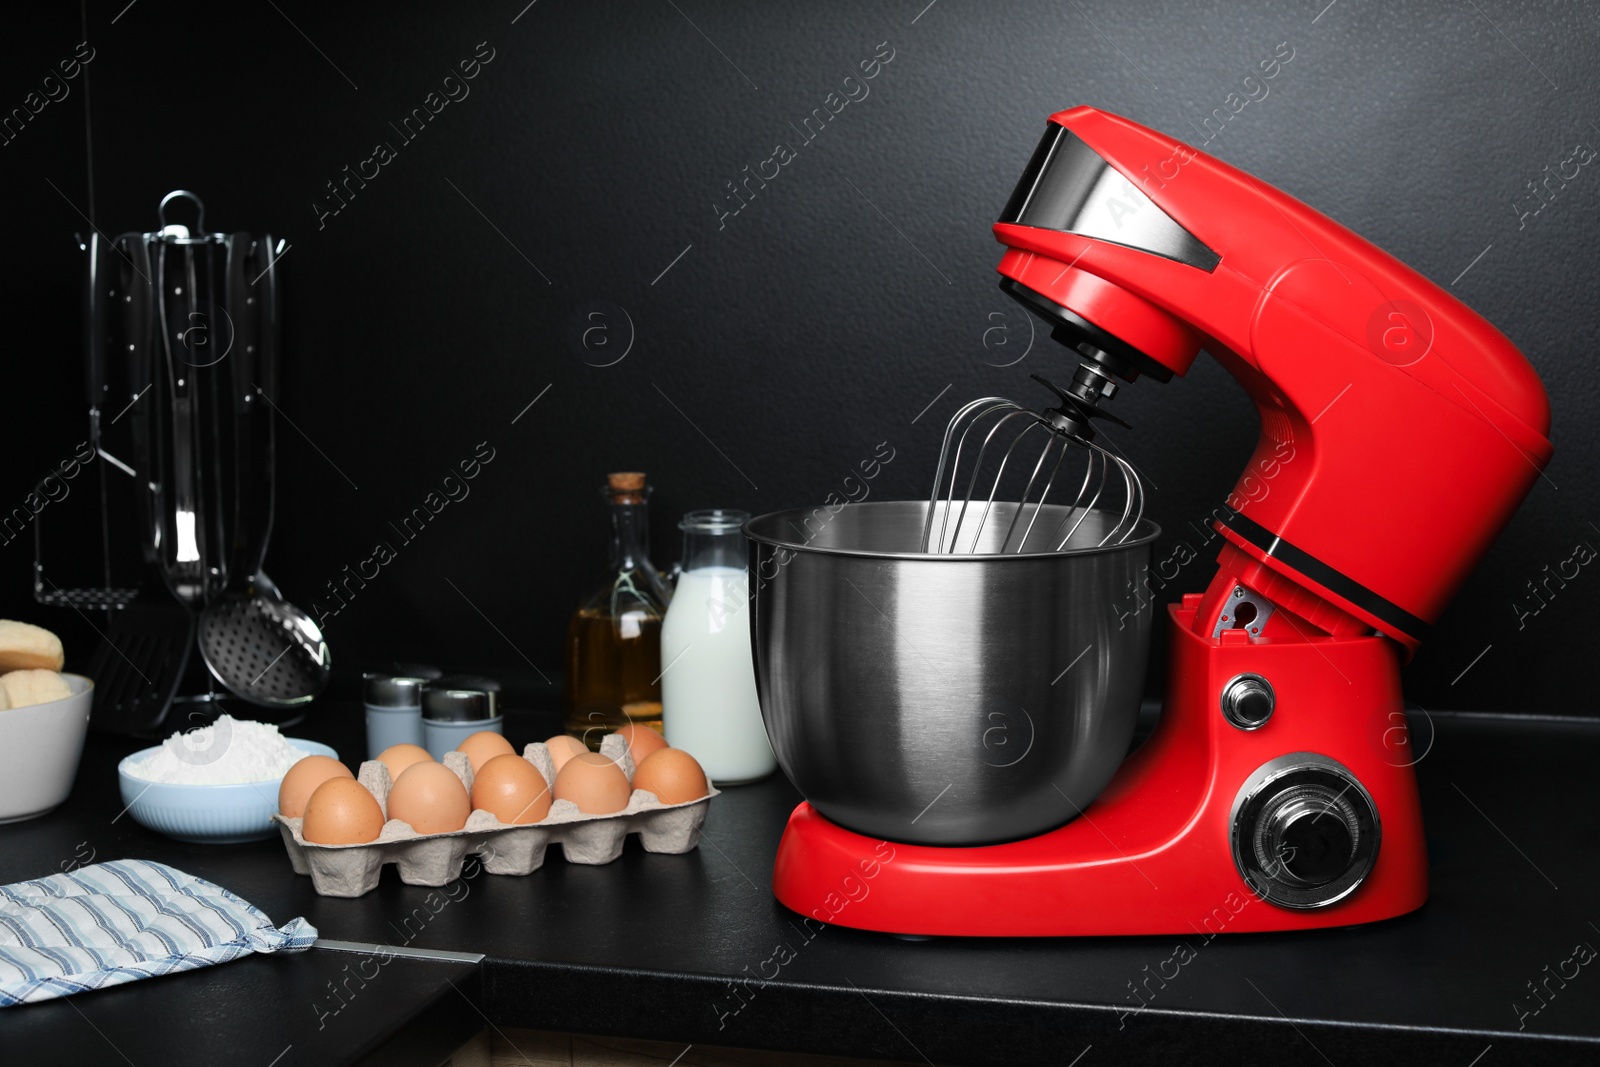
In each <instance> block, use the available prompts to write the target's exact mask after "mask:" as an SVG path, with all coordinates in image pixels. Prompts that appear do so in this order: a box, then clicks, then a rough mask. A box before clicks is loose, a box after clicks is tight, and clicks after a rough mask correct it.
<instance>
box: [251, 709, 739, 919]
mask: <svg viewBox="0 0 1600 1067" xmlns="http://www.w3.org/2000/svg"><path fill="white" fill-rule="evenodd" d="M600 753H601V755H603V756H607V757H609V758H610V759H612V760H613V761H615V762H616V763H618V764H619V765H620V766H621V767H622V771H623V773H624V774H626V775H627V776H628V781H629V782H632V781H633V772H634V766H633V758H632V757H631V756H630V755H629V754H628V745H627V742H626V741H625V740H624V739H623V738H622V737H621V736H619V735H617V734H610V735H607V736H606V737H605V739H604V740H602V741H601V743H600ZM522 756H523V758H524V759H526V760H527V761H528V762H529V763H532V764H533V765H534V766H535V767H536V768H538V770H539V773H540V774H542V775H544V780H545V781H546V782H554V781H555V777H556V768H555V761H554V760H553V759H552V758H551V756H550V750H549V749H548V748H546V747H545V746H544V744H543V743H542V742H535V743H533V744H531V745H528V746H527V747H526V748H524V749H523V751H522ZM441 762H442V763H443V764H444V765H445V766H446V767H448V768H450V770H452V771H454V772H455V774H456V777H458V778H460V779H461V784H462V785H464V786H466V787H467V794H468V795H469V796H470V795H471V793H472V764H471V762H470V761H469V760H468V759H467V757H466V754H465V753H461V752H446V753H445V755H444V759H443V760H442V761H441ZM356 780H357V781H358V782H360V783H361V784H362V785H363V786H365V787H366V788H367V791H368V792H370V793H371V794H372V795H373V796H374V797H376V798H377V800H378V807H379V808H381V809H383V813H384V818H385V820H386V821H385V822H384V824H383V830H382V831H381V832H380V833H379V834H378V839H377V840H376V841H369V842H367V843H366V844H361V845H319V844H315V843H313V842H309V841H307V840H306V839H305V838H304V837H302V836H301V834H300V826H301V822H302V820H300V819H288V818H285V817H284V816H282V815H274V816H273V819H274V821H276V822H277V823H278V829H279V830H280V832H281V833H282V834H283V843H284V847H285V848H287V849H288V852H289V862H290V864H291V865H293V867H294V873H296V874H309V875H310V876H311V884H312V887H313V888H315V889H316V891H317V892H318V893H319V894H320V895H322V896H325V897H359V896H361V895H362V894H364V893H367V892H370V891H371V890H373V889H375V888H376V887H377V885H378V878H379V876H380V875H381V874H382V873H383V867H384V865H385V864H388V863H393V864H395V865H396V866H397V867H398V868H399V870H400V880H401V881H402V882H404V883H406V884H407V885H428V886H441V885H448V884H450V883H451V882H453V881H455V880H456V879H457V878H459V877H461V868H462V865H463V864H464V863H465V862H466V859H467V857H468V856H469V855H473V854H476V855H477V856H478V857H479V861H480V862H481V863H482V864H483V869H484V870H485V871H488V872H489V873H490V874H532V873H533V872H534V871H536V870H538V869H539V868H540V867H541V866H543V865H544V856H545V850H546V849H548V848H549V847H550V846H551V845H553V844H556V845H560V846H561V851H562V854H563V855H565V856H566V858H567V861H568V862H569V863H590V864H600V863H610V862H611V861H612V860H614V859H616V858H617V857H618V856H620V855H622V846H623V844H624V842H625V841H626V840H627V837H628V835H629V834H638V835H639V841H640V843H641V844H643V845H644V847H645V851H647V852H663V853H668V854H672V855H677V854H681V853H684V852H690V851H692V850H693V849H694V848H695V846H697V845H698V844H699V843H700V827H701V826H703V825H704V824H705V821H706V808H707V805H709V804H710V803H711V798H712V797H714V796H716V795H717V794H718V792H719V791H718V790H717V789H716V787H714V786H713V787H712V788H711V791H710V792H709V793H708V794H707V795H706V796H703V797H701V798H699V799H698V800H690V801H686V802H685V803H682V804H663V803H662V802H661V800H660V798H659V797H657V796H656V795H655V794H654V793H652V792H649V791H648V790H645V789H635V790H634V791H633V795H632V796H631V797H629V798H628V806H627V807H625V808H623V809H622V810H621V811H618V812H612V813H611V814H609V815H589V814H587V813H585V812H583V811H581V810H579V808H578V806H577V805H576V804H574V803H572V801H570V800H557V801H555V802H554V803H552V804H551V805H550V813H549V814H548V815H546V816H545V817H544V818H543V819H542V820H540V821H539V822H537V823H532V824H529V825H525V826H510V825H507V824H506V823H503V822H501V821H500V820H499V819H497V818H495V816H494V815H493V814H491V813H490V812H487V811H480V810H475V811H473V812H472V814H471V815H469V816H468V817H467V824H466V826H465V827H463V828H462V829H460V830H455V831H452V832H450V833H443V834H419V833H417V832H416V831H415V830H413V829H412V828H411V825H410V824H409V823H405V822H401V821H400V820H399V819H390V818H389V817H388V815H389V803H388V802H389V788H390V786H391V785H392V784H393V783H392V782H391V781H390V779H389V768H388V767H386V766H385V765H384V764H383V763H382V762H380V761H378V760H367V761H366V762H365V763H363V764H362V765H361V770H360V773H359V774H357V775H356Z"/></svg>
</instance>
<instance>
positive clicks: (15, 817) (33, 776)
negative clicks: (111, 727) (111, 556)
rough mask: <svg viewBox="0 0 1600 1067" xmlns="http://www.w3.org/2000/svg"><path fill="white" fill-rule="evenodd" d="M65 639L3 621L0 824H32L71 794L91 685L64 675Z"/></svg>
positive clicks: (0, 647) (0, 640) (0, 629)
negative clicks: (28, 822)
mask: <svg viewBox="0 0 1600 1067" xmlns="http://www.w3.org/2000/svg"><path fill="white" fill-rule="evenodd" d="M63 662H64V656H63V653H62V649H61V639H60V638H58V637H57V636H56V635H55V634H53V633H51V632H50V631H49V630H46V629H43V628H42V627H39V626H32V625H30V624H28V623H25V622H15V621H13V620H11V619H0V823H7V822H20V821H22V820H23V819H33V818H37V817H38V816H40V815H43V814H45V813H46V812H48V811H50V810H52V809H53V808H56V807H58V806H59V805H60V804H61V802H62V801H64V800H66V799H67V794H68V793H70V792H71V791H72V783H73V780H74V779H75V778H76V777H77V774H78V760H79V758H80V757H81V756H82V755H83V739H84V735H85V734H86V733H87V732H88V730H89V705H90V704H91V703H92V702H93V700H94V683H93V682H91V681H90V680H89V679H87V678H85V677H83V675H81V674H62V673H60V671H61V667H62V664H63Z"/></svg>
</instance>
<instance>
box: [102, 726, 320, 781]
mask: <svg viewBox="0 0 1600 1067" xmlns="http://www.w3.org/2000/svg"><path fill="white" fill-rule="evenodd" d="M305 755H306V753H305V752H302V751H301V750H300V749H298V748H295V747H294V746H293V745H291V744H289V742H288V741H286V740H284V738H283V735H282V734H280V733H278V728H277V727H276V726H273V725H271V724H270V723H264V722H252V721H250V720H248V719H235V718H234V717H233V716H232V715H223V716H221V717H220V718H218V719H217V721H216V722H215V723H213V724H212V725H210V726H202V727H200V728H199V729H195V730H189V731H179V732H178V733H175V734H173V735H172V736H171V737H169V738H167V739H166V740H165V741H163V742H162V743H161V747H160V748H158V749H157V750H156V751H154V752H152V753H151V754H150V755H149V756H147V757H145V758H144V759H142V760H140V761H139V762H138V763H134V764H130V765H129V767H128V773H129V774H131V775H133V776H134V777H135V778H140V779H143V780H144V781H147V782H165V783H169V784H179V785H237V784H240V783H243V782H269V781H275V780H277V779H279V778H282V777H283V776H284V774H285V773H287V772H288V770H289V768H290V767H291V766H292V765H293V764H295V763H296V762H297V761H299V760H300V759H301V758H302V757H304V756H305Z"/></svg>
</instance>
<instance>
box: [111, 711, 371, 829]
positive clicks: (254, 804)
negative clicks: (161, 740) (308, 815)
mask: <svg viewBox="0 0 1600 1067" xmlns="http://www.w3.org/2000/svg"><path fill="white" fill-rule="evenodd" d="M284 740H285V741H287V742H289V744H291V745H293V746H294V747H295V748H298V749H300V750H301V751H302V752H305V753H307V754H309V755H313V756H332V757H333V758H334V759H338V758H339V754H338V753H337V752H335V751H334V750H333V749H331V748H329V747H328V746H327V745H324V744H321V743H319V742H316V741H303V740H301V739H300V738H297V737H286V738H284ZM160 748H161V746H160V745H156V746H154V747H152V748H146V749H141V750H139V751H138V752H135V753H134V754H133V755H131V756H125V757H123V760H122V762H121V763H119V764H117V780H118V782H119V783H120V784H121V786H122V802H123V803H124V804H125V805H127V812H128V814H130V815H132V816H133V819H134V821H135V822H137V823H138V824H139V825H140V826H143V827H145V828H147V829H150V830H154V831H156V832H157V833H162V834H166V835H167V836H168V837H175V838H177V839H178V840H179V841H189V842H193V843H194V844H199V845H231V844H235V843H237V842H240V841H260V840H262V839H263V838H268V837H276V836H277V835H278V826H277V824H276V823H274V822H273V821H272V817H273V816H274V815H276V814H277V813H278V787H279V786H280V785H282V784H283V775H281V774H280V775H279V776H278V777H276V778H270V779H268V780H267V781H264V782H241V783H239V784H236V785H176V784H172V783H169V782H152V781H150V780H149V779H146V778H136V777H134V776H133V775H132V774H129V773H128V768H129V767H130V766H131V765H132V764H134V763H136V762H138V761H140V760H142V759H145V758H146V757H148V756H150V755H151V754H152V753H154V752H157V751H159V750H160Z"/></svg>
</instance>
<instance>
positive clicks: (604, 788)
mask: <svg viewBox="0 0 1600 1067" xmlns="http://www.w3.org/2000/svg"><path fill="white" fill-rule="evenodd" d="M553 792H554V793H555V798H556V799H557V800H570V801H572V802H573V803H574V804H576V805H578V810H579V811H582V812H585V813H587V814H589V815H609V814H611V813H612V812H614V811H621V810H622V809H623V808H625V807H627V806H628V797H630V796H632V795H633V790H632V789H630V788H628V776H627V775H626V774H623V773H622V768H621V767H619V766H617V764H615V763H613V762H612V761H611V760H609V759H607V758H606V757H604V756H602V755H600V753H598V752H580V753H578V754H577V755H576V756H573V757H572V758H571V759H569V760H567V762H566V765H565V766H563V767H562V768H561V772H560V773H559V774H557V775H556V784H555V789H554V790H553Z"/></svg>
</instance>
